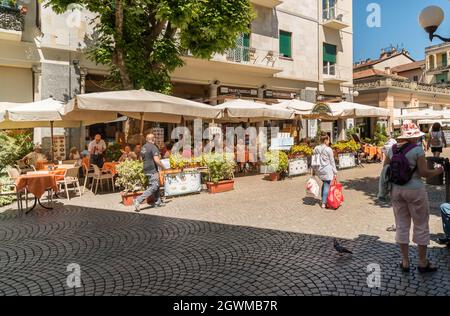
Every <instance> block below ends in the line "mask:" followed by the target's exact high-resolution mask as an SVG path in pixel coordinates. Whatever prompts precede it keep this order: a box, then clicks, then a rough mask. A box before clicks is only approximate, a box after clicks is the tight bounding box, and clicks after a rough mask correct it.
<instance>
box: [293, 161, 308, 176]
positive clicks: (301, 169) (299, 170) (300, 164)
mask: <svg viewBox="0 0 450 316" xmlns="http://www.w3.org/2000/svg"><path fill="white" fill-rule="evenodd" d="M308 172H309V167H308V158H306V157H305V158H296V159H291V160H289V176H290V177H295V176H300V175H304V174H307V173H308Z"/></svg>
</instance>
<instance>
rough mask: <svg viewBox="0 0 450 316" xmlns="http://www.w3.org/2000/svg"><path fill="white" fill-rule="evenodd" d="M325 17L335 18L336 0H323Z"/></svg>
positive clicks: (327, 18)
mask: <svg viewBox="0 0 450 316" xmlns="http://www.w3.org/2000/svg"><path fill="white" fill-rule="evenodd" d="M322 6H323V18H324V19H325V20H330V19H334V18H335V15H336V0H323V1H322Z"/></svg>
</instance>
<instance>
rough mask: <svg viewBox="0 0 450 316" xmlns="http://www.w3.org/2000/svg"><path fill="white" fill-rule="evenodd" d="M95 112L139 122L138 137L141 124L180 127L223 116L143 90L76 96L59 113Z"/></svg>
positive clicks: (196, 104)
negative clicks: (188, 121) (183, 123)
mask: <svg viewBox="0 0 450 316" xmlns="http://www.w3.org/2000/svg"><path fill="white" fill-rule="evenodd" d="M95 112H100V113H105V115H110V114H117V113H121V114H123V115H126V116H128V117H131V118H135V119H140V120H141V127H140V134H141V136H143V131H144V121H153V122H166V123H181V121H182V119H183V118H209V119H215V118H220V117H221V114H222V111H221V110H220V109H217V108H215V107H212V106H210V105H206V104H203V103H199V102H194V101H190V100H186V99H182V98H177V97H173V96H169V95H165V94H161V93H157V92H151V91H147V90H144V89H141V90H126V91H112V92H100V93H89V94H81V95H77V96H76V97H75V98H74V99H73V100H72V101H71V102H69V103H68V104H67V105H66V106H65V107H64V110H63V112H62V113H63V114H65V115H66V114H67V115H70V114H72V115H75V116H76V117H84V116H85V115H86V116H89V115H90V114H91V113H95ZM141 139H142V137H141Z"/></svg>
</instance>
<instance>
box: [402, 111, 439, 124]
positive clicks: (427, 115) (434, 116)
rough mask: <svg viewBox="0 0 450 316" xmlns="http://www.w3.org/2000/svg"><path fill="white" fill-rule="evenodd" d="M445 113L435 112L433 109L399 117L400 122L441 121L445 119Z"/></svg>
mask: <svg viewBox="0 0 450 316" xmlns="http://www.w3.org/2000/svg"><path fill="white" fill-rule="evenodd" d="M444 116H445V113H444V112H443V111H435V110H432V109H425V110H421V111H415V112H410V113H406V114H403V115H400V116H397V119H399V120H412V121H417V120H439V119H442V118H444Z"/></svg>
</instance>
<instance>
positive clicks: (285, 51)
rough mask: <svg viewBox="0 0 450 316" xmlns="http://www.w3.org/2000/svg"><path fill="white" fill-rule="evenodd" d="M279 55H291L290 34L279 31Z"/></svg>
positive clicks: (289, 56)
mask: <svg viewBox="0 0 450 316" xmlns="http://www.w3.org/2000/svg"><path fill="white" fill-rule="evenodd" d="M280 55H282V56H284V57H288V58H291V57H292V34H291V33H289V32H285V31H280Z"/></svg>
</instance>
